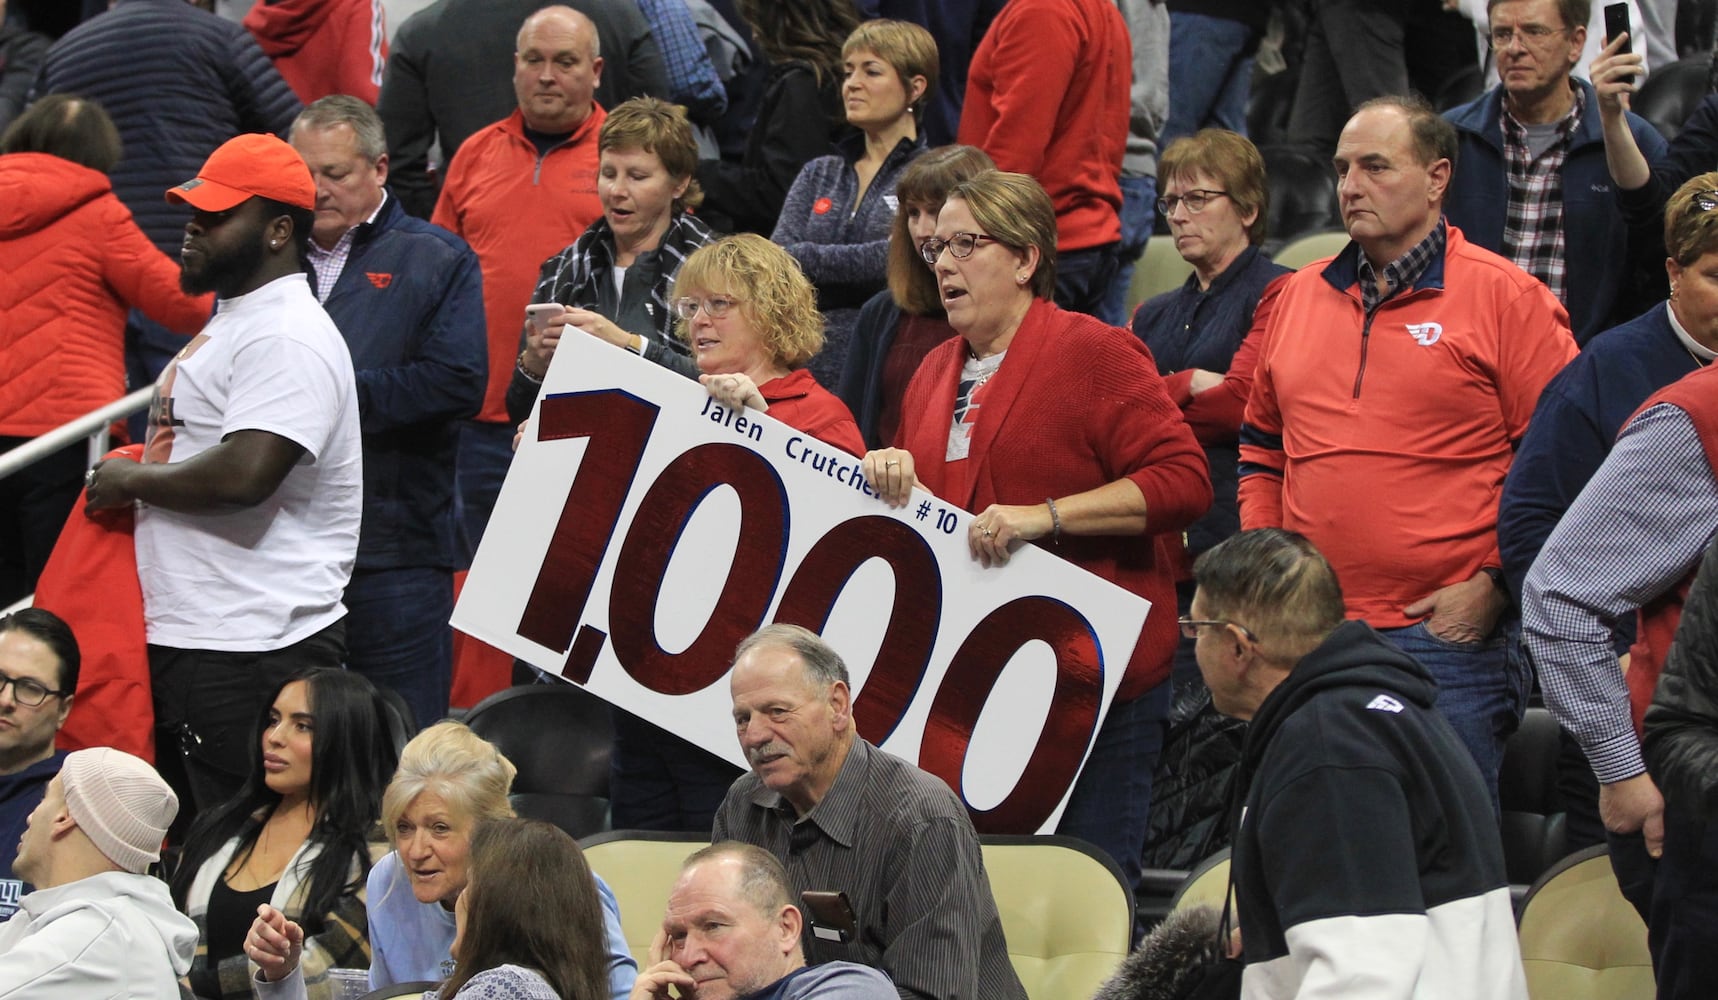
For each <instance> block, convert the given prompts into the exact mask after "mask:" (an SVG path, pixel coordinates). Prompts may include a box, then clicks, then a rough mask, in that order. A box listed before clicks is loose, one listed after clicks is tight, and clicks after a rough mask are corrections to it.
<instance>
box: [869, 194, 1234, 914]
mask: <svg viewBox="0 0 1718 1000" xmlns="http://www.w3.org/2000/svg"><path fill="white" fill-rule="evenodd" d="M922 250H923V253H924V257H925V260H927V261H929V262H931V263H932V265H933V266H934V267H935V270H936V278H937V288H938V291H939V292H940V294H941V297H942V304H943V308H944V309H945V310H946V311H947V313H948V322H949V325H950V326H952V327H953V328H954V329H955V331H956V332H957V333H959V334H960V338H959V339H958V340H952V341H948V342H946V343H944V344H942V345H940V346H938V347H936V348H935V349H933V350H932V351H931V352H930V354H929V355H927V356H926V358H925V360H924V363H923V364H922V365H921V366H920V368H919V372H918V374H917V375H916V376H914V378H913V381H912V384H911V385H909V386H908V388H907V396H906V399H905V401H904V402H903V403H902V405H901V429H900V432H899V433H898V434H897V435H896V438H895V443H896V444H897V445H898V447H894V448H883V449H879V450H877V451H873V452H871V453H869V454H867V455H866V456H865V477H866V479H867V480H868V481H869V482H870V484H871V486H872V487H873V488H874V489H876V490H877V491H878V493H879V494H880V495H881V497H882V499H883V500H884V501H885V502H886V503H888V504H890V505H891V506H895V507H899V506H902V505H904V504H906V503H907V502H908V501H909V500H910V499H911V493H912V490H913V487H915V486H919V487H922V488H923V489H925V490H928V491H929V492H931V493H934V494H936V495H937V496H939V497H942V498H943V499H944V500H947V501H950V502H952V503H954V504H956V505H958V506H960V507H962V508H964V509H966V510H970V511H974V512H975V513H976V514H977V516H976V517H974V518H973V519H972V521H971V522H970V523H969V525H968V529H967V544H968V546H969V547H970V549H971V552H972V556H973V558H974V559H976V560H978V562H979V563H981V564H982V565H984V566H986V567H991V566H1003V565H1006V564H1007V563H1008V561H1009V559H1010V557H1011V555H1012V554H1013V553H1014V552H1015V551H1016V550H1018V549H1019V548H1020V547H1021V546H1022V545H1025V544H1027V543H1035V544H1037V545H1039V546H1040V547H1041V548H1042V549H1043V550H1044V551H1046V552H1050V553H1053V554H1055V555H1058V556H1061V557H1062V558H1064V559H1066V560H1068V561H1069V562H1071V563H1074V564H1075V565H1078V566H1081V567H1083V568H1085V569H1086V570H1089V571H1090V572H1092V573H1094V574H1096V575H1098V576H1100V577H1102V578H1104V579H1106V580H1109V581H1110V582H1112V583H1114V584H1116V585H1117V586H1120V587H1123V588H1125V589H1127V590H1130V591H1132V592H1134V593H1136V594H1139V595H1140V596H1142V597H1145V598H1146V599H1148V600H1150V601H1151V602H1152V603H1153V604H1154V605H1156V606H1157V607H1160V608H1167V607H1169V605H1170V603H1171V602H1172V601H1173V599H1174V592H1175V591H1174V579H1173V576H1172V575H1171V573H1170V567H1169V565H1168V563H1167V562H1166V561H1165V560H1164V558H1163V555H1162V551H1161V544H1160V541H1159V538H1158V536H1160V535H1163V534H1166V533H1173V532H1179V531H1181V530H1182V529H1184V528H1185V527H1187V525H1189V524H1191V523H1192V522H1193V520H1194V519H1195V518H1197V517H1198V516H1199V515H1200V514H1203V513H1204V512H1205V509H1206V508H1207V507H1208V506H1209V505H1210V503H1211V483H1210V479H1209V477H1208V476H1207V475H1206V471H1205V458H1204V456H1203V455H1201V454H1200V452H1199V445H1198V442H1197V441H1195V440H1194V437H1193V433H1192V431H1190V430H1189V429H1188V428H1187V424H1186V422H1185V421H1184V420H1182V418H1181V413H1180V410H1178V409H1177V408H1176V406H1175V403H1174V402H1173V401H1171V400H1170V398H1169V394H1168V392H1167V391H1166V390H1165V389H1164V386H1163V379H1162V377H1161V376H1159V375H1158V374H1157V369H1156V367H1155V366H1154V365H1153V364H1152V361H1151V355H1150V352H1149V351H1147V350H1146V349H1145V347H1144V346H1143V345H1142V344H1141V343H1140V342H1139V340H1138V338H1136V337H1132V336H1130V335H1129V334H1128V333H1127V331H1125V330H1121V329H1118V328H1116V327H1112V326H1109V325H1107V324H1105V323H1103V322H1101V321H1099V320H1097V319H1094V318H1092V317H1090V316H1086V315H1084V314H1081V313H1072V312H1067V311H1064V310H1062V309H1060V308H1058V307H1057V306H1056V305H1055V304H1054V303H1053V302H1052V301H1051V296H1052V294H1053V293H1054V291H1055V287H1056V280H1055V269H1056V263H1055V262H1056V213H1055V210H1054V209H1053V208H1052V207H1051V203H1050V198H1049V196H1048V195H1047V194H1045V193H1044V189H1043V188H1042V187H1039V186H1038V182H1037V181H1035V180H1033V179H1032V178H1031V177H1028V176H1026V175H1025V174H1014V173H1002V172H999V171H994V170H992V171H986V172H984V173H981V174H979V175H978V176H976V177H973V178H972V179H970V180H967V181H964V182H962V183H960V184H958V185H956V186H955V187H954V188H953V190H951V191H950V192H949V195H948V200H947V201H946V202H944V204H943V207H942V211H941V213H939V214H938V216H937V227H936V235H935V236H934V237H932V238H931V239H929V240H928V241H926V242H925V243H924V245H923V247H922ZM1175 637H1176V631H1175V621H1174V618H1173V617H1172V616H1170V615H1166V614H1164V615H1158V614H1154V615H1150V616H1148V617H1147V619H1146V622H1145V629H1144V632H1143V633H1142V634H1141V636H1140V638H1139V642H1138V643H1137V645H1136V646H1135V647H1134V652H1133V657H1132V659H1130V660H1129V661H1128V664H1127V667H1126V672H1125V674H1124V675H1123V678H1122V682H1121V688H1120V690H1119V691H1118V692H1117V693H1116V696H1115V702H1114V704H1112V705H1111V707H1110V711H1109V715H1108V716H1107V717H1106V718H1105V719H1104V723H1103V726H1102V727H1101V728H1100V729H1099V731H1098V733H1097V737H1096V742H1095V744H1094V746H1093V748H1092V751H1091V756H1090V758H1088V760H1087V762H1086V766H1085V768H1084V770H1082V771H1081V773H1080V778H1079V781H1078V782H1077V783H1076V784H1075V786H1074V790H1073V795H1072V797H1071V798H1070V799H1069V801H1068V806H1067V810H1066V811H1065V812H1064V813H1063V816H1062V822H1061V826H1060V831H1059V832H1062V833H1068V834H1072V835H1074V836H1077V837H1081V838H1083V839H1085V840H1088V841H1090V842H1092V843H1094V844H1097V845H1098V846H1100V847H1102V848H1103V849H1104V850H1105V851H1107V852H1108V853H1109V854H1110V856H1111V857H1112V858H1114V859H1115V861H1116V863H1117V864H1118V865H1119V866H1121V869H1122V872H1123V874H1124V875H1125V876H1126V878H1127V881H1128V883H1129V884H1130V885H1131V884H1133V883H1135V882H1137V881H1138V879H1139V871H1140V865H1139V856H1140V847H1141V845H1142V844H1143V843H1144V840H1145V830H1146V823H1147V819H1148V817H1149V813H1150V808H1151V773H1152V769H1153V766H1154V765H1155V763H1156V759H1157V751H1158V748H1159V747H1160V746H1161V744H1162V740H1163V730H1164V723H1165V719H1166V717H1167V714H1168V707H1169V698H1168V685H1166V684H1164V683H1163V681H1164V680H1165V679H1166V678H1167V677H1168V676H1169V661H1170V655H1171V653H1172V652H1173V650H1174V648H1175Z"/></svg>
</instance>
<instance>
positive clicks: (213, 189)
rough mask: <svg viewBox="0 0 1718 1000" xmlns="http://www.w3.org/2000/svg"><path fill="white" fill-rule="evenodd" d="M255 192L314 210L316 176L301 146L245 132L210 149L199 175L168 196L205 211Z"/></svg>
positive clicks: (229, 204)
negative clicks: (307, 164)
mask: <svg viewBox="0 0 1718 1000" xmlns="http://www.w3.org/2000/svg"><path fill="white" fill-rule="evenodd" d="M252 196H256V197H259V198H270V199H273V200H274V201H278V202H282V203H284V204H287V205H296V206H298V207H299V208H308V209H315V208H316V181H315V180H313V179H312V178H311V176H310V168H309V167H307V166H305V164H304V157H302V156H299V155H298V150H296V149H293V148H292V147H291V146H289V145H287V144H286V143H284V142H282V141H281V140H280V139H278V138H276V137H275V136H273V135H264V134H262V133H260V132H247V133H245V134H244V135H239V136H234V137H233V138H231V139H228V140H227V141H226V142H224V143H222V144H221V148H219V149H217V150H215V151H214V152H213V153H210V154H209V159H208V160H207V161H206V162H204V164H203V169H201V170H199V171H197V176H196V177H194V178H192V179H191V180H188V181H186V182H185V183H183V184H181V185H179V186H178V187H171V188H168V189H167V200H168V201H171V202H183V203H185V204H187V205H190V206H192V207H193V208H200V209H202V210H203V211H205V212H225V211H226V210H227V209H229V208H233V207H235V206H236V205H238V204H239V203H240V202H242V201H244V200H245V199H246V198H250V197H252Z"/></svg>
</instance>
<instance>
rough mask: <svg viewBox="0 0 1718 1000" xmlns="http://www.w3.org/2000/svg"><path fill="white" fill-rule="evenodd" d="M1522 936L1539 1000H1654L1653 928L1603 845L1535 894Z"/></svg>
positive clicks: (1548, 876) (1525, 963)
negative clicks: (1622, 886) (1649, 936)
mask: <svg viewBox="0 0 1718 1000" xmlns="http://www.w3.org/2000/svg"><path fill="white" fill-rule="evenodd" d="M1519 933H1520V938H1521V965H1522V967H1523V968H1524V969H1525V970H1526V972H1527V995H1528V996H1529V997H1531V998H1532V1000H1652V997H1653V994H1654V993H1655V986H1654V983H1653V976H1652V957H1651V955H1649V954H1648V953H1647V947H1646V924H1644V923H1642V922H1641V919H1640V914H1638V913H1636V912H1635V909H1634V907H1633V906H1631V905H1629V903H1628V901H1627V900H1625V899H1624V898H1623V895H1622V893H1621V892H1620V891H1619V890H1618V889H1617V879H1616V876H1615V875H1614V874H1613V873H1612V872H1611V859H1610V854H1609V851H1608V849H1607V848H1606V847H1605V846H1604V845H1603V844H1600V845H1599V846H1597V847H1590V848H1588V849H1586V850H1584V851H1577V852H1576V853H1574V854H1571V855H1569V856H1568V857H1566V858H1564V859H1563V860H1562V861H1559V862H1558V863H1557V864H1556V865H1554V866H1553V867H1552V868H1551V870H1550V871H1548V872H1546V873H1545V875H1544V876H1543V877H1542V878H1540V879H1539V881H1538V882H1536V883H1535V884H1534V886H1533V888H1532V889H1530V890H1528V893H1527V902H1526V904H1525V906H1524V907H1523V908H1522V912H1521V926H1520V929H1519Z"/></svg>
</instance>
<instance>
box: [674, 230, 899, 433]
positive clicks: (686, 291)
mask: <svg viewBox="0 0 1718 1000" xmlns="http://www.w3.org/2000/svg"><path fill="white" fill-rule="evenodd" d="M674 309H675V311H676V312H678V313H679V314H680V336H681V337H682V338H683V339H684V340H685V341H686V342H687V343H688V344H690V345H691V346H692V354H693V357H695V358H696V359H697V361H698V371H699V372H701V373H702V374H700V375H699V376H698V380H699V381H700V382H703V383H704V387H705V388H706V389H708V390H709V391H710V395H712V396H715V397H716V398H717V399H719V400H721V401H722V402H724V403H726V404H728V405H729V406H732V407H734V408H735V409H740V408H742V407H747V408H750V409H754V410H761V411H764V412H767V413H768V414H769V415H770V416H772V417H774V418H776V419H777V420H780V421H781V422H782V423H784V424H787V425H788V426H789V427H792V428H793V429H794V430H797V431H803V432H804V433H806V434H809V435H811V436H812V437H814V438H817V439H819V440H821V441H823V442H824V443H825V444H832V445H834V446H835V447H837V448H841V449H843V450H845V451H848V452H851V453H852V454H854V455H863V454H865V440H864V438H862V437H860V436H859V425H858V424H856V423H854V422H853V414H852V413H850V412H849V411H848V409H847V404H846V403H843V402H842V401H841V400H840V399H837V398H836V396H835V394H834V393H832V392H830V391H829V390H827V389H825V388H823V387H822V386H820V385H818V384H817V381H816V380H815V379H814V378H812V376H811V369H809V368H807V367H806V363H807V362H809V361H810V360H811V359H812V356H813V355H815V354H816V353H817V352H818V350H819V349H820V348H822V347H823V317H822V316H821V315H819V314H818V312H817V293H816V291H814V290H813V289H812V287H811V282H810V281H807V280H806V277H805V274H804V273H803V272H801V271H800V269H799V265H798V264H796V263H795V262H794V259H793V258H792V257H790V256H788V253H787V251H786V250H783V249H782V248H781V247H779V246H776V245H775V244H774V243H771V242H770V241H769V240H766V239H764V238H763V237H762V236H758V235H755V234H753V233H741V234H739V235H738V236H728V237H724V238H722V239H720V240H717V241H716V242H714V243H712V244H710V245H709V246H707V247H703V248H702V249H700V250H698V251H697V252H696V253H694V254H693V255H692V256H691V257H688V258H687V259H686V264H685V266H683V267H682V268H681V269H680V276H679V277H678V278H676V279H675V281H674Z"/></svg>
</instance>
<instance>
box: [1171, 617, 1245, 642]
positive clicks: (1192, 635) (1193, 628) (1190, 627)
mask: <svg viewBox="0 0 1718 1000" xmlns="http://www.w3.org/2000/svg"><path fill="white" fill-rule="evenodd" d="M1175 621H1176V624H1178V625H1180V626H1181V634H1182V635H1184V636H1186V637H1187V638H1189V639H1197V638H1199V630H1200V629H1201V628H1209V627H1211V626H1215V625H1230V626H1234V628H1235V629H1237V630H1238V631H1239V632H1240V633H1241V634H1242V635H1244V636H1246V637H1247V639H1248V640H1249V641H1251V642H1258V641H1259V637H1258V636H1256V635H1254V634H1253V631H1252V629H1249V628H1247V626H1245V625H1242V624H1241V623H1240V622H1232V621H1226V620H1224V619H1222V618H1177V619H1176V620H1175Z"/></svg>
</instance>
